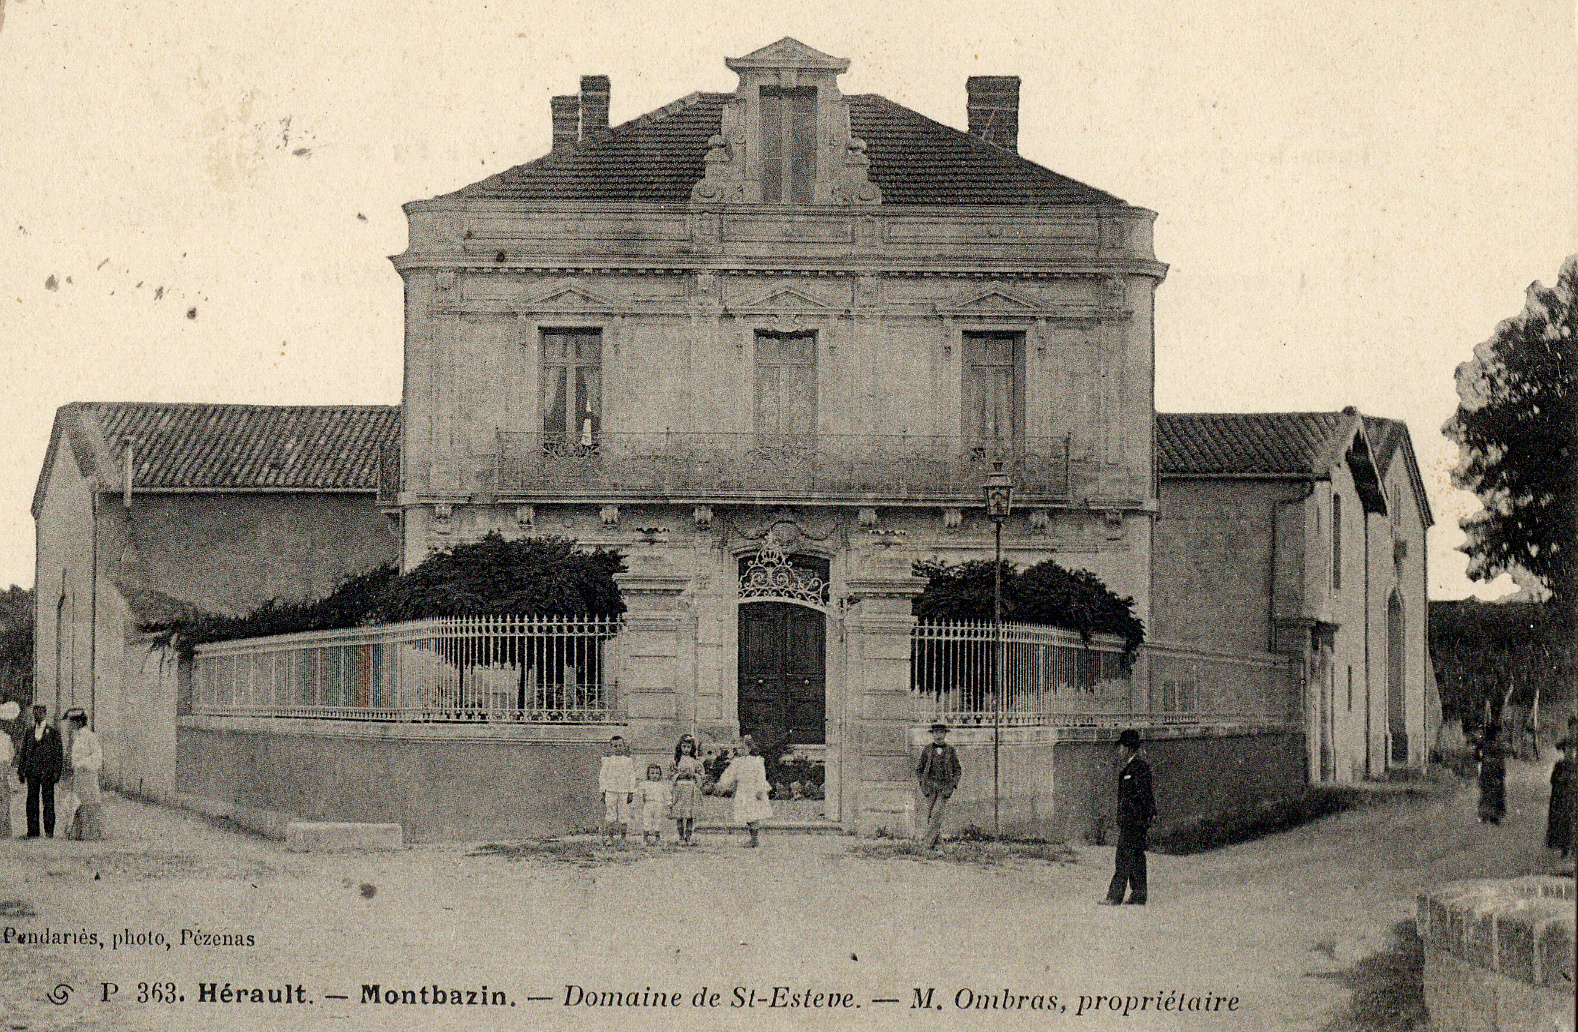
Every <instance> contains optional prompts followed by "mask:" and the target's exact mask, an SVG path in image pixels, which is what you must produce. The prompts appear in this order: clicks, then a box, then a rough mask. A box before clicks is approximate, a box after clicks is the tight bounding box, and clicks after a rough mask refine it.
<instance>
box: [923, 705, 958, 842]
mask: <svg viewBox="0 0 1578 1032" xmlns="http://www.w3.org/2000/svg"><path fill="white" fill-rule="evenodd" d="M963 776H964V768H963V767H961V766H960V765H959V754H958V753H956V752H954V750H953V746H951V745H949V744H948V725H947V724H933V725H932V726H931V744H930V745H928V746H926V748H924V749H922V750H921V756H920V762H919V763H917V764H916V765H915V777H916V779H917V780H919V781H920V790H921V795H923V796H925V797H926V848H927V849H936V848H937V843H938V842H940V841H942V808H943V806H944V805H945V804H946V803H947V802H948V797H949V796H951V795H953V790H954V789H956V788H958V787H959V779H960V778H961V777H963Z"/></svg>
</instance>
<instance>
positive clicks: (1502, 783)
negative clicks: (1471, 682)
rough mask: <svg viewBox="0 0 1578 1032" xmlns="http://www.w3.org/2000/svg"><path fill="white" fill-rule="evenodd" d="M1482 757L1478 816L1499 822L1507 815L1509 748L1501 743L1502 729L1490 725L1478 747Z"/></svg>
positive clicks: (1486, 820)
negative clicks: (1504, 747) (1505, 747)
mask: <svg viewBox="0 0 1578 1032" xmlns="http://www.w3.org/2000/svg"><path fill="white" fill-rule="evenodd" d="M1475 754H1476V755H1475V758H1476V759H1478V760H1479V819H1480V822H1481V823H1489V824H1500V823H1501V819H1502V818H1503V817H1505V816H1506V815H1507V751H1506V750H1505V749H1503V748H1502V746H1501V734H1500V728H1498V727H1497V726H1496V725H1495V724H1490V725H1489V726H1487V727H1486V728H1485V731H1484V733H1483V734H1482V735H1481V736H1480V739H1479V744H1478V746H1477V747H1476V749H1475Z"/></svg>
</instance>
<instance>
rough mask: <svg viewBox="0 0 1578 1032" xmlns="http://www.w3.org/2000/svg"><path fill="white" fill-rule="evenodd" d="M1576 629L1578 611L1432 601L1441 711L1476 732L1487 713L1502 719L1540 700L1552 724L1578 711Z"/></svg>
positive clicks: (1472, 601)
mask: <svg viewBox="0 0 1578 1032" xmlns="http://www.w3.org/2000/svg"><path fill="white" fill-rule="evenodd" d="M1574 631H1575V627H1574V621H1573V613H1572V610H1571V609H1570V608H1569V607H1567V606H1562V605H1556V604H1552V603H1549V602H1546V603H1538V602H1480V601H1478V600H1477V599H1468V600H1463V601H1450V602H1432V603H1430V660H1431V662H1432V663H1433V664H1434V666H1435V670H1436V685H1437V687H1438V688H1439V689H1440V692H1441V711H1442V713H1443V714H1445V715H1446V716H1449V717H1457V718H1459V719H1461V720H1462V721H1463V722H1464V724H1465V726H1468V727H1478V726H1479V725H1480V724H1482V723H1483V722H1484V719H1485V711H1486V710H1487V709H1489V711H1490V715H1491V719H1492V720H1496V719H1499V718H1500V716H1501V711H1502V707H1503V705H1513V706H1517V707H1520V708H1524V709H1527V708H1529V707H1530V706H1532V704H1533V702H1534V699H1535V697H1536V695H1538V697H1539V700H1540V710H1541V712H1542V713H1543V714H1545V715H1547V716H1548V717H1550V718H1553V719H1554V718H1556V717H1558V716H1559V715H1561V714H1572V713H1578V710H1575V709H1574V703H1575V700H1574V695H1573V675H1574V673H1575V672H1578V637H1575V634H1574ZM1487 704H1488V705H1487ZM1565 719H1566V718H1565V716H1562V717H1560V719H1559V720H1557V723H1561V721H1563V720H1565Z"/></svg>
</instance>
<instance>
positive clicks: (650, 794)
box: [640, 763, 671, 846]
mask: <svg viewBox="0 0 1578 1032" xmlns="http://www.w3.org/2000/svg"><path fill="white" fill-rule="evenodd" d="M640 792H641V844H642V845H643V846H646V845H650V844H651V843H653V842H658V843H661V842H662V841H663V822H664V821H665V820H667V819H668V810H669V806H670V805H671V797H670V794H669V787H668V782H667V781H664V780H663V765H662V764H659V763H650V764H648V765H647V779H646V780H645V781H643V782H641V785H640ZM649 836H650V838H649Z"/></svg>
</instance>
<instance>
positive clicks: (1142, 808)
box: [1101, 728, 1156, 906]
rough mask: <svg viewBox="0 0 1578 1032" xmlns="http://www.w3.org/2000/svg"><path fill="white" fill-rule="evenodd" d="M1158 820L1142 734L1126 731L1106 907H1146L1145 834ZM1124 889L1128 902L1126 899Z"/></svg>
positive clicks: (1120, 754)
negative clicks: (1143, 756)
mask: <svg viewBox="0 0 1578 1032" xmlns="http://www.w3.org/2000/svg"><path fill="white" fill-rule="evenodd" d="M1155 817H1156V797H1155V796H1154V795H1152V793H1151V765H1150V764H1148V763H1146V762H1145V760H1143V759H1142V758H1141V757H1140V733H1139V732H1138V731H1136V730H1134V729H1133V728H1127V729H1125V730H1124V731H1123V733H1122V734H1120V735H1118V848H1117V856H1116V858H1115V860H1114V867H1115V870H1114V871H1113V874H1112V881H1111V883H1110V884H1108V886H1107V897H1106V898H1105V899H1103V900H1102V901H1101V903H1102V904H1103V905H1104V906H1117V905H1118V904H1120V903H1133V904H1137V905H1139V906H1144V905H1145V901H1146V898H1147V896H1148V895H1149V890H1148V887H1147V885H1146V875H1145V846H1146V832H1147V830H1148V829H1149V828H1150V826H1151V821H1152V820H1153V819H1155ZM1125 887H1127V888H1128V889H1129V898H1128V899H1127V900H1125V899H1124V898H1123V892H1124V889H1125Z"/></svg>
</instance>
